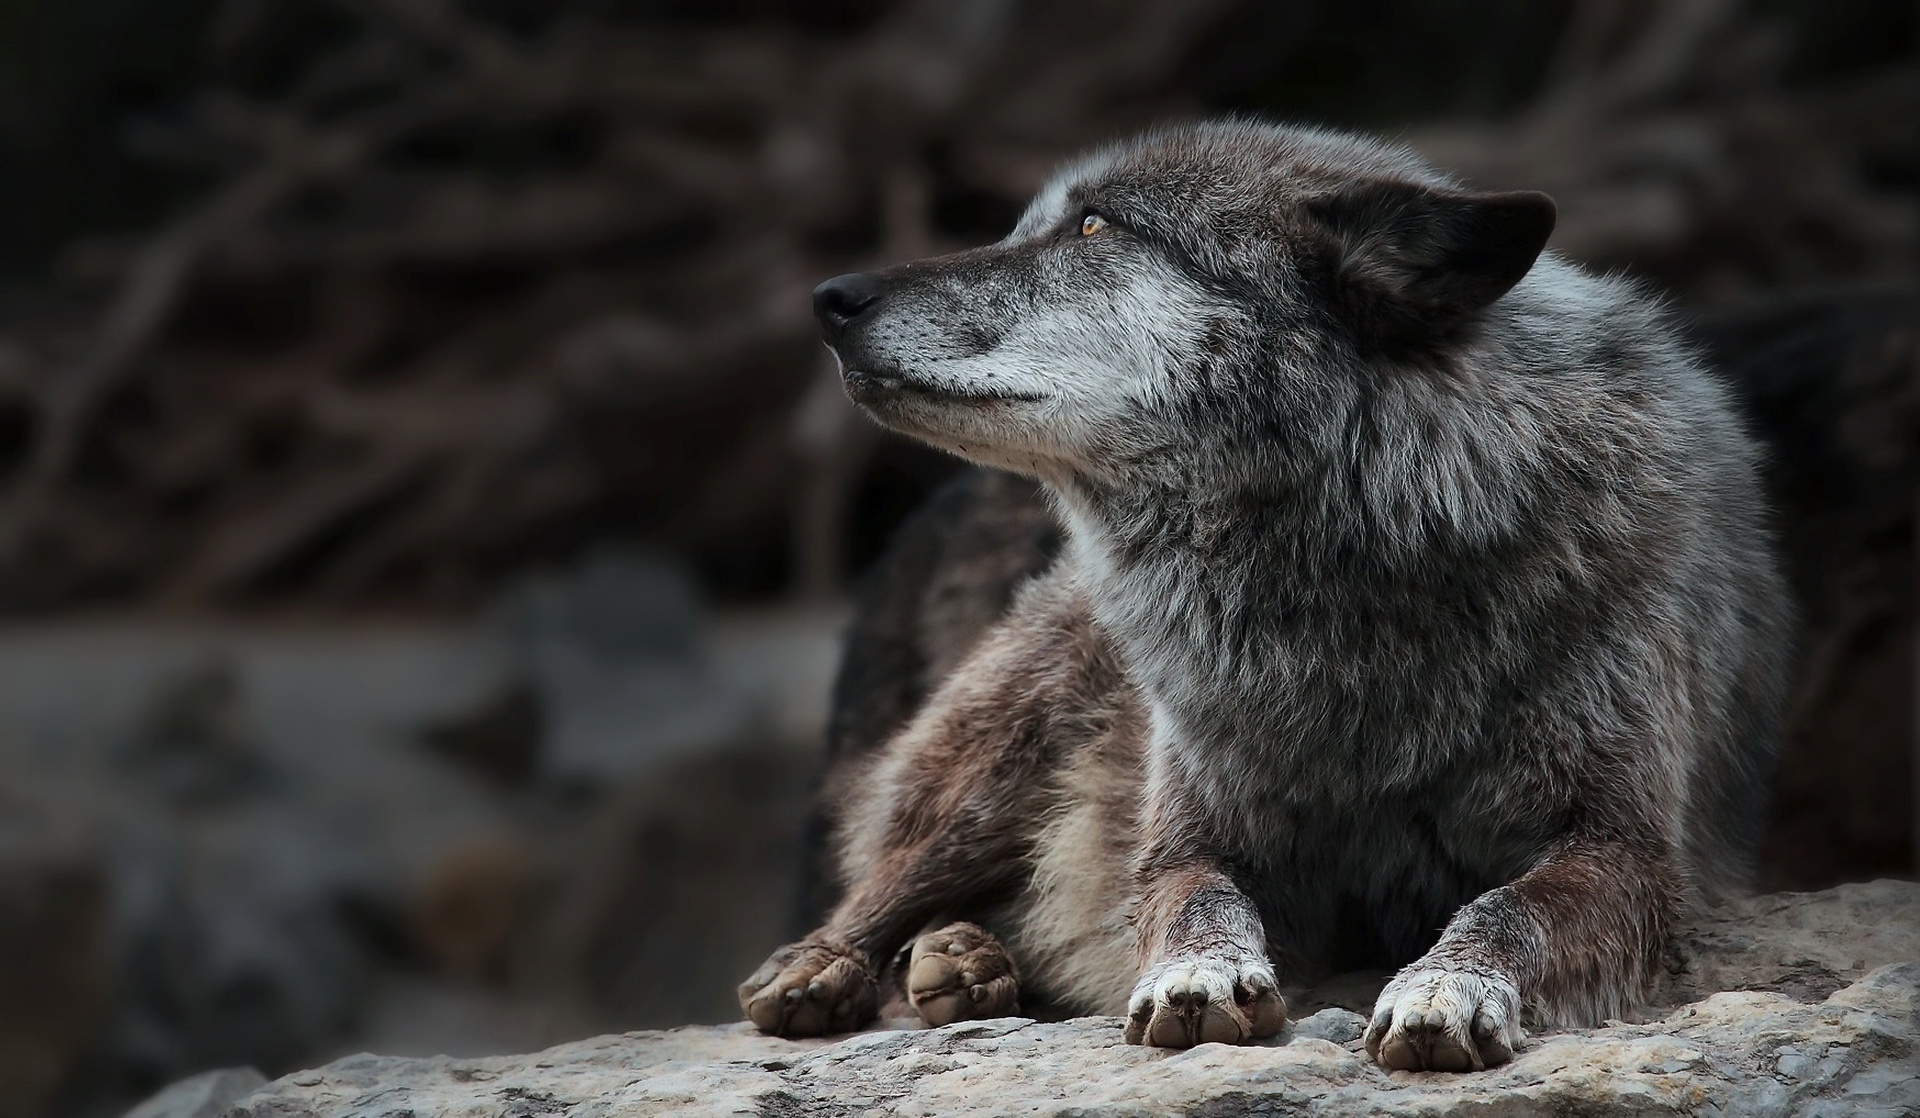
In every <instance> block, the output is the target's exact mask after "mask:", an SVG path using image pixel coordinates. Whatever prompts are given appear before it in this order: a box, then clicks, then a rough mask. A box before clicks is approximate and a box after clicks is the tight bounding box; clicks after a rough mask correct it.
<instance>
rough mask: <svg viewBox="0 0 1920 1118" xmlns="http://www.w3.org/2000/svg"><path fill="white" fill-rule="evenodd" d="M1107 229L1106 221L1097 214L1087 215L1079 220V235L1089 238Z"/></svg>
mask: <svg viewBox="0 0 1920 1118" xmlns="http://www.w3.org/2000/svg"><path fill="white" fill-rule="evenodd" d="M1106 227H1107V219H1106V218H1104V217H1101V216H1100V215H1099V214H1088V215H1087V216H1085V217H1083V218H1081V219H1080V235H1081V236H1082V237H1091V236H1093V235H1094V234H1095V233H1098V232H1099V231H1100V230H1102V229H1105V228H1106Z"/></svg>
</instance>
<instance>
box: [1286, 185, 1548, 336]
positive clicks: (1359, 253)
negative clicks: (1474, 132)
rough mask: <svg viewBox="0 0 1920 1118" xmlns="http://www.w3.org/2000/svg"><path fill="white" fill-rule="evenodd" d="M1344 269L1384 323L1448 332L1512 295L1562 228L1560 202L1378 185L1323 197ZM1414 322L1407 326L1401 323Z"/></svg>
mask: <svg viewBox="0 0 1920 1118" xmlns="http://www.w3.org/2000/svg"><path fill="white" fill-rule="evenodd" d="M1310 210H1311V212H1312V213H1313V214H1314V216H1315V217H1316V218H1318V219H1319V220H1320V221H1321V222H1322V223H1323V224H1324V225H1325V226H1326V227H1327V229H1328V230H1329V231H1330V232H1332V233H1333V235H1334V239H1335V243H1336V248H1335V255H1336V257H1337V262H1336V263H1335V270H1336V272H1337V279H1338V281H1339V282H1340V283H1341V285H1342V286H1343V287H1345V288H1347V289H1348V291H1347V294H1348V295H1349V296H1350V297H1352V298H1354V299H1357V300H1358V301H1359V303H1360V304H1361V306H1359V307H1356V309H1363V310H1365V311H1366V312H1367V314H1368V317H1370V318H1371V317H1381V318H1383V319H1384V320H1383V321H1380V322H1377V323H1376V324H1375V325H1377V326H1380V327H1383V328H1392V327H1394V326H1396V325H1397V326H1402V327H1409V328H1411V327H1418V326H1420V325H1426V326H1430V327H1439V326H1444V325H1446V324H1447V323H1448V322H1449V321H1455V322H1457V321H1458V320H1459V319H1461V318H1464V317H1466V316H1468V315H1471V314H1472V313H1473V312H1475V311H1477V310H1479V309H1481V308H1482V307H1485V306H1486V305H1487V304H1489V303H1491V302H1493V301H1494V300H1495V299H1498V298H1499V297H1500V296H1502V295H1505V294H1506V293H1507V291H1508V289H1510V288H1511V287H1513V285H1514V284H1516V283H1519V282H1520V277H1521V276H1524V275H1526V274H1527V269H1529V268H1531V267H1533V262H1534V260H1535V259H1536V258H1537V257H1538V256H1539V255H1540V250H1541V249H1543V248H1545V247H1546V244H1547V237H1548V235H1550V234H1551V233H1552V232H1553V220H1554V206H1553V199H1551V198H1549V197H1547V196H1546V195H1545V194H1541V193H1539V192H1538V191H1532V190H1518V191H1511V192H1508V193H1502V194H1479V193H1472V192H1469V191H1462V190H1446V189H1436V188H1433V187H1425V186H1417V185H1413V184H1410V183H1396V182H1373V183H1367V184H1365V185H1362V186H1359V187H1355V188H1353V189H1351V190H1348V191H1344V192H1342V193H1340V194H1336V195H1332V196H1329V197H1326V198H1322V199H1319V200H1318V201H1316V202H1314V203H1312V204H1311V206H1310ZM1399 320H1405V321H1399Z"/></svg>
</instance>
